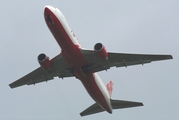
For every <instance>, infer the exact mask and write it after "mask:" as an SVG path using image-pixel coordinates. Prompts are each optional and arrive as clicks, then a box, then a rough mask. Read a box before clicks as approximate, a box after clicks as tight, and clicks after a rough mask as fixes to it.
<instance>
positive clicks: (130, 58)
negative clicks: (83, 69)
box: [81, 49, 173, 72]
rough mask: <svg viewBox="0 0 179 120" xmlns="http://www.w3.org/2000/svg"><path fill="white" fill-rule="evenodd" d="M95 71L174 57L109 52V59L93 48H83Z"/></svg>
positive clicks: (83, 52)
mask: <svg viewBox="0 0 179 120" xmlns="http://www.w3.org/2000/svg"><path fill="white" fill-rule="evenodd" d="M81 52H82V54H83V56H84V58H85V59H86V61H87V62H88V63H89V66H90V69H91V70H92V71H93V72H98V71H102V70H107V69H109V68H110V67H127V66H131V65H138V64H142V65H143V64H146V63H151V62H152V61H159V60H167V59H173V57H172V56H171V55H150V54H128V53H112V52H108V60H104V59H101V58H100V57H99V56H98V55H97V54H96V53H95V51H93V50H83V49H82V50H81Z"/></svg>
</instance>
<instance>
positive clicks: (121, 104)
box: [111, 99, 143, 109]
mask: <svg viewBox="0 0 179 120" xmlns="http://www.w3.org/2000/svg"><path fill="white" fill-rule="evenodd" d="M111 105H112V108H113V109H121V108H129V107H138V106H143V104H142V103H141V102H132V101H124V100H112V99H111Z"/></svg>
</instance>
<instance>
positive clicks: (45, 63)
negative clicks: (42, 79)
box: [37, 53, 51, 70]
mask: <svg viewBox="0 0 179 120" xmlns="http://www.w3.org/2000/svg"><path fill="white" fill-rule="evenodd" d="M37 59H38V62H39V64H40V66H41V67H42V68H44V69H45V70H48V69H50V67H51V63H50V59H49V57H48V56H46V55H45V54H44V53H42V54H40V55H39V56H38V58H37Z"/></svg>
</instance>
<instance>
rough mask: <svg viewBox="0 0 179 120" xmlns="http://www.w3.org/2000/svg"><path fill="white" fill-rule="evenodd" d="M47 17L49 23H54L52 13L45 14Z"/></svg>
mask: <svg viewBox="0 0 179 120" xmlns="http://www.w3.org/2000/svg"><path fill="white" fill-rule="evenodd" d="M45 18H46V20H47V21H48V23H50V24H51V25H52V24H53V20H52V17H51V16H50V15H47V16H45Z"/></svg>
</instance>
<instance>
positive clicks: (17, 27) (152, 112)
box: [0, 0, 179, 120]
mask: <svg viewBox="0 0 179 120" xmlns="http://www.w3.org/2000/svg"><path fill="white" fill-rule="evenodd" d="M45 5H53V6H56V7H58V8H59V9H60V10H61V11H62V12H63V14H64V16H65V17H66V19H67V21H68V22H69V24H70V26H71V28H72V29H73V31H74V32H75V34H76V36H77V37H78V39H79V41H80V43H81V45H82V46H83V47H84V48H89V49H92V48H93V46H94V44H95V43H97V42H102V43H103V44H104V45H105V46H106V48H107V50H108V51H114V52H121V53H142V54H171V55H173V57H174V59H173V60H167V61H160V62H153V63H151V64H147V65H144V66H142V65H137V66H131V67H128V68H117V69H116V68H111V69H110V70H108V72H105V71H104V72H99V75H100V76H101V78H102V80H103V82H104V83H105V84H106V83H107V82H108V81H110V80H112V81H113V83H114V89H113V95H112V98H114V99H122V100H131V101H138V102H143V104H144V106H143V107H138V108H129V109H121V110H114V111H113V114H112V115H110V114H108V113H107V112H103V113H99V114H94V115H91V116H86V117H83V118H81V117H80V115H79V113H80V112H81V111H83V110H84V109H86V108H87V107H89V106H90V105H91V104H93V103H94V101H93V100H92V99H91V98H90V97H89V95H88V94H87V92H86V90H85V89H84V87H83V85H82V84H81V82H80V81H79V80H77V79H75V78H66V79H64V80H62V79H57V78H56V79H55V80H53V81H49V82H47V83H45V82H44V83H40V84H37V85H35V86H33V85H31V86H23V87H19V88H16V89H11V88H10V87H9V86H8V84H10V83H11V82H13V81H15V80H17V79H19V78H20V77H22V76H24V75H26V74H27V73H29V72H31V71H32V70H34V69H35V68H37V67H39V64H38V62H37V56H38V55H39V54H40V53H42V52H43V53H46V54H47V55H48V56H49V57H50V58H53V57H54V56H55V55H57V54H59V52H60V48H59V46H58V44H57V43H56V41H55V39H54V38H53V36H52V35H51V33H50V31H49V30H48V28H47V26H46V24H45V22H44V18H43V9H44V6H45ZM178 6H179V1H178V0H150V1H149V0H137V1H136V0H135V1H134V0H128V1H126V0H116V1H115V2H112V1H109V0H103V1H102V2H101V1H100V2H97V1H96V0H90V1H88V2H85V1H82V0H73V1H72V0H43V1H38V2H37V1H36V0H31V1H26V0H15V1H12V0H11V1H8V0H1V1H0V16H1V20H0V21H1V22H0V28H1V29H0V33H1V35H0V41H1V42H0V59H1V60H0V66H1V67H0V74H1V80H0V119H1V120H72V119H73V120H78V119H83V120H100V119H103V120H109V119H110V120H169V119H170V120H178V119H179V115H178V112H179V102H178V101H179V52H178V51H179V42H178V41H179V14H178V13H179V7H178Z"/></svg>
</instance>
